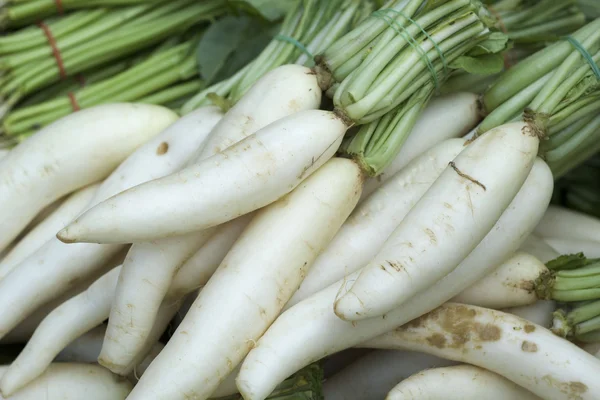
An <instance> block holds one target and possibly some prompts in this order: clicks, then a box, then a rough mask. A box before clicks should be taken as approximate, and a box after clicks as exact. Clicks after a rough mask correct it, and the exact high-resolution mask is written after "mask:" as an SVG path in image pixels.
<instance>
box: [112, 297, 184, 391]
mask: <svg viewBox="0 0 600 400" xmlns="http://www.w3.org/2000/svg"><path fill="white" fill-rule="evenodd" d="M180 307H181V302H177V301H176V302H173V301H169V302H166V301H165V302H163V304H162V305H161V307H160V308H159V309H158V313H157V314H156V321H155V323H154V326H153V327H152V330H151V331H150V334H149V335H148V339H147V340H146V343H145V345H144V347H143V348H142V349H141V350H140V352H139V353H138V354H136V355H135V357H134V358H133V359H132V361H131V364H130V365H128V366H126V367H123V368H121V369H120V370H119V372H118V373H117V375H121V376H128V377H130V376H132V375H133V376H135V377H137V378H138V379H136V381H137V380H139V377H140V374H139V373H138V367H139V365H140V364H141V363H142V362H144V360H145V359H146V358H147V357H148V356H149V354H150V353H151V352H152V350H153V349H154V348H155V346H156V344H157V343H158V341H159V339H160V337H161V336H162V335H163V334H164V333H165V331H166V330H167V328H170V326H169V324H170V323H171V321H172V320H173V318H174V317H175V315H176V314H177V312H178V310H179V308H180ZM154 358H155V357H154ZM154 358H153V359H152V361H154ZM149 364H151V362H150V363H149ZM146 369H147V367H146Z"/></svg>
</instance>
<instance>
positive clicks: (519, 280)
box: [451, 251, 548, 309]
mask: <svg viewBox="0 0 600 400" xmlns="http://www.w3.org/2000/svg"><path fill="white" fill-rule="evenodd" d="M547 272H548V268H546V266H545V265H544V264H543V263H542V262H541V261H540V260H538V259H537V258H535V257H534V256H532V255H531V254H527V253H525V252H522V251H518V252H516V253H515V254H514V255H513V256H512V257H510V258H509V259H508V260H506V261H505V262H503V263H502V264H501V265H500V266H499V267H498V268H496V270H495V271H493V272H492V273H491V274H489V275H488V276H486V277H485V278H483V279H480V280H479V281H478V282H477V283H475V284H474V285H472V286H470V287H469V288H467V289H465V290H463V291H462V292H461V293H460V294H459V295H458V296H455V297H454V298H453V299H452V300H451V301H453V302H455V303H465V304H472V305H476V306H479V307H487V308H494V309H502V308H508V307H517V306H525V305H528V304H533V303H535V302H536V301H537V295H536V292H535V282H536V279H538V278H539V277H540V276H541V275H542V274H544V273H547Z"/></svg>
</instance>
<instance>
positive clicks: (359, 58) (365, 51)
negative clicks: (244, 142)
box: [317, 0, 507, 176]
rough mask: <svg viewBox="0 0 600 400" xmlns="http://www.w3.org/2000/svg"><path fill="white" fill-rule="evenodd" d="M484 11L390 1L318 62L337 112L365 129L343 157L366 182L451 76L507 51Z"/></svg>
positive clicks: (464, 4)
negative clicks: (365, 176)
mask: <svg viewBox="0 0 600 400" xmlns="http://www.w3.org/2000/svg"><path fill="white" fill-rule="evenodd" d="M482 7H483V6H482V4H481V3H480V2H478V1H469V0H449V1H437V2H433V1H418V0H410V1H390V2H388V3H387V4H385V5H384V6H383V7H382V8H381V9H379V10H378V11H376V12H375V13H374V14H373V15H372V16H371V17H370V18H368V19H367V20H365V21H364V22H363V23H362V24H361V25H359V26H358V27H357V28H356V29H354V30H353V31H351V32H350V33H348V34H347V35H345V36H344V37H343V38H342V39H340V40H338V41H337V42H336V43H335V44H334V45H332V46H330V47H329V48H328V49H327V50H326V51H325V52H324V53H322V54H321V55H320V56H319V57H318V58H317V61H318V65H317V72H318V74H319V77H320V79H321V81H322V82H323V85H322V86H325V87H330V91H329V93H333V101H334V105H335V108H336V112H338V113H339V114H340V115H341V116H342V117H343V118H345V119H346V120H347V121H348V122H349V123H350V124H357V125H362V126H361V127H360V128H359V129H358V131H357V132H356V134H354V135H353V136H350V137H349V138H347V139H346V140H345V141H344V143H343V144H342V147H341V150H342V152H343V153H344V154H345V155H347V156H350V157H352V158H354V159H355V160H356V161H357V162H359V164H360V165H361V166H362V167H363V170H364V171H365V172H367V173H368V174H369V175H371V176H376V175H378V174H379V173H380V172H381V171H382V170H383V169H384V168H385V167H386V166H387V165H388V164H389V163H390V162H391V161H392V160H393V159H394V157H395V156H396V154H397V153H398V151H399V150H400V148H401V146H402V144H403V143H404V141H405V140H406V138H407V137H408V135H409V134H410V132H411V130H412V128H413V126H414V124H415V122H416V120H417V118H418V116H419V114H420V113H421V111H422V109H423V108H424V107H425V106H426V105H427V103H428V102H429V100H430V99H431V97H432V96H433V95H434V94H435V93H436V92H439V89H440V87H441V86H442V84H443V83H444V82H445V81H446V79H448V77H449V76H450V74H451V73H452V71H457V70H460V69H461V68H465V69H470V68H471V66H472V65H474V64H476V62H473V60H476V59H478V57H479V59H484V58H486V57H488V60H489V59H490V56H491V57H495V56H497V54H496V53H498V52H499V51H501V50H504V48H505V45H506V42H507V38H506V36H505V35H503V34H501V33H494V34H492V32H491V31H490V29H489V27H488V26H489V25H490V24H491V23H492V22H493V19H492V18H491V17H490V16H489V14H488V13H487V11H486V10H485V9H484V8H482ZM486 41H487V42H486ZM492 43H493V45H492ZM488 44H489V45H488ZM484 49H485V50H484ZM465 59H466V60H468V61H469V63H466V65H468V66H467V67H465V61H464V60H465ZM492 61H493V60H492ZM484 64H485V63H484Z"/></svg>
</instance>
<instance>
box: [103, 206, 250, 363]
mask: <svg viewBox="0 0 600 400" xmlns="http://www.w3.org/2000/svg"><path fill="white" fill-rule="evenodd" d="M251 216H252V214H248V215H244V216H242V217H240V218H236V219H235V220H233V221H230V222H228V223H226V224H223V225H221V226H219V227H218V228H217V230H216V232H215V234H214V235H213V236H212V237H211V238H210V239H209V240H208V241H207V242H206V243H205V244H204V245H203V246H202V247H201V248H200V249H199V250H198V251H197V252H196V253H195V254H194V255H193V256H192V257H190V259H189V260H188V261H186V263H185V264H184V265H183V266H182V267H181V268H180V269H179V270H178V271H177V274H176V275H175V278H174V279H173V283H172V284H171V287H169V290H168V292H167V295H166V297H165V299H164V301H163V302H162V304H161V306H160V308H159V309H158V311H157V312H156V318H155V321H154V325H153V326H151V327H150V328H151V329H150V330H149V332H148V333H147V339H145V340H139V341H136V342H133V343H131V344H130V347H129V348H127V349H125V350H126V351H125V352H124V353H123V354H119V355H118V360H119V363H116V362H115V361H114V359H110V360H106V359H105V358H104V357H105V355H104V354H102V353H101V354H100V359H99V362H100V363H101V364H105V365H106V366H107V367H109V368H110V369H111V370H112V371H113V372H114V373H116V374H119V375H127V374H128V373H130V372H131V370H132V368H133V367H134V366H135V365H137V360H139V358H140V356H141V355H143V354H145V352H146V351H147V349H148V346H150V345H151V344H152V343H154V342H155V341H156V340H158V338H159V337H160V335H161V334H162V332H163V331H164V330H165V327H166V326H167V324H168V323H169V321H170V320H171V318H172V317H173V316H174V315H175V313H176V312H178V311H177V310H178V309H180V307H179V304H181V302H182V301H183V299H184V297H185V296H186V295H187V294H189V293H191V292H193V291H194V290H196V289H198V288H200V287H202V286H204V285H205V284H206V282H208V280H209V279H210V277H211V276H212V274H213V273H214V272H215V270H216V269H217V267H218V266H219V264H221V262H222V261H223V259H224V258H225V256H226V255H227V252H228V251H229V249H231V246H233V243H234V242H235V241H236V240H237V238H238V237H239V235H240V234H241V233H242V231H243V229H244V228H245V227H246V225H248V223H249V222H250V220H251ZM107 316H108V315H107ZM107 340H108V341H110V340H111V338H110V337H107V338H106V340H105V344H104V345H103V349H104V347H105V346H106V341H107Z"/></svg>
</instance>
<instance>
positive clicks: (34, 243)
mask: <svg viewBox="0 0 600 400" xmlns="http://www.w3.org/2000/svg"><path fill="white" fill-rule="evenodd" d="M98 186H99V185H98V184H94V185H90V186H87V187H85V188H83V189H80V190H79V191H77V192H76V193H74V194H72V195H71V196H69V198H68V199H67V200H65V202H63V203H62V204H61V205H60V207H59V208H57V209H56V210H55V211H54V212H53V213H52V214H50V215H49V216H48V217H46V218H45V219H44V220H43V221H41V222H40V223H39V224H38V225H37V226H36V227H35V228H33V229H32V230H31V231H30V232H29V233H28V234H27V235H26V236H24V237H23V238H22V239H21V240H19V242H18V243H17V245H16V246H15V247H13V248H12V250H11V251H10V252H9V253H8V254H7V255H6V257H4V258H3V259H2V260H1V261H0V279H2V278H3V277H4V276H6V274H8V273H9V272H10V271H12V269H13V268H14V267H15V266H16V265H18V264H19V263H20V262H21V261H23V260H24V259H26V258H27V257H29V256H30V255H31V254H33V253H34V252H35V251H36V250H38V249H39V248H40V247H42V245H43V244H44V243H46V242H47V241H49V240H51V239H54V238H55V236H56V232H58V231H59V230H61V229H62V228H64V227H65V226H67V225H68V224H69V222H71V221H72V220H73V219H74V218H75V217H77V215H79V213H81V210H83V208H84V207H85V206H86V205H87V204H88V203H89V202H90V200H91V199H92V197H93V196H94V193H95V192H96V190H97V189H98Z"/></svg>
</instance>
